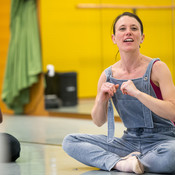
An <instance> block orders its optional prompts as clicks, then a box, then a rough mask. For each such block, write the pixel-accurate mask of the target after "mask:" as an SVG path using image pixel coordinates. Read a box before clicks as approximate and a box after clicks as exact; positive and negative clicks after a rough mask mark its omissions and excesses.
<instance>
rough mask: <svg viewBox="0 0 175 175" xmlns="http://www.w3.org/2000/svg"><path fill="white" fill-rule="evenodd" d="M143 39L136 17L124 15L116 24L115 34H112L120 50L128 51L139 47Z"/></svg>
mask: <svg viewBox="0 0 175 175" xmlns="http://www.w3.org/2000/svg"><path fill="white" fill-rule="evenodd" d="M143 39H144V35H143V34H141V28H140V23H139V22H138V21H137V20H136V19H135V18H133V17H129V16H123V17H121V18H120V19H119V20H118V21H117V23H116V24H115V35H112V40H113V42H114V44H117V46H118V48H119V50H120V51H125V52H128V51H133V50H135V49H139V45H140V44H141V43H142V42H143Z"/></svg>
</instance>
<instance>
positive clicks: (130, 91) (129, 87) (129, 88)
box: [120, 80, 139, 97]
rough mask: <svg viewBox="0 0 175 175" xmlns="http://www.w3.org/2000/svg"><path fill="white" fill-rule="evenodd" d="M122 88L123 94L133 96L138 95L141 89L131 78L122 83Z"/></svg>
mask: <svg viewBox="0 0 175 175" xmlns="http://www.w3.org/2000/svg"><path fill="white" fill-rule="evenodd" d="M120 90H121V91H122V93H123V94H125V95H130V96H133V97H136V96H137V94H138V93H139V90H138V89H137V88H136V87H135V85H134V83H133V82H132V81H131V80H128V81H126V82H124V83H123V84H122V85H121V87H120Z"/></svg>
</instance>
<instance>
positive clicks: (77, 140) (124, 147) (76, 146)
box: [63, 134, 136, 171]
mask: <svg viewBox="0 0 175 175" xmlns="http://www.w3.org/2000/svg"><path fill="white" fill-rule="evenodd" d="M63 149H64V151H65V152H67V154H69V155H70V156H71V157H73V158H75V159H76V160H78V161H80V162H82V163H84V164H86V165H88V166H93V167H97V168H100V169H103V170H108V171H110V170H111V169H112V168H113V167H114V165H115V164H116V163H117V162H118V161H119V160H120V157H123V156H126V155H128V154H129V153H131V152H133V151H136V150H135V148H134V146H132V145H131V144H129V143H127V142H124V141H123V140H122V139H118V138H115V140H114V141H113V142H112V143H107V137H106V136H104V135H88V134H70V135H68V136H66V137H65V138H64V140H63Z"/></svg>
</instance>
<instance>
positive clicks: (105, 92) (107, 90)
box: [99, 82, 119, 101]
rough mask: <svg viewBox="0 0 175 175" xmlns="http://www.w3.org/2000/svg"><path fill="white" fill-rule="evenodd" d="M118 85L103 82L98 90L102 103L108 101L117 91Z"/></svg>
mask: <svg viewBox="0 0 175 175" xmlns="http://www.w3.org/2000/svg"><path fill="white" fill-rule="evenodd" d="M118 87H119V85H118V84H116V85H115V84H112V83H108V82H105V83H103V84H102V86H101V89H100V95H99V97H100V98H101V100H102V101H108V100H109V99H110V98H111V97H112V96H113V95H114V94H115V93H116V91H117V89H118Z"/></svg>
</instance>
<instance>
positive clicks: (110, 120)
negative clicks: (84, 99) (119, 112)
mask: <svg viewBox="0 0 175 175" xmlns="http://www.w3.org/2000/svg"><path fill="white" fill-rule="evenodd" d="M105 75H106V82H110V76H112V71H111V67H108V68H107V69H105ZM107 115H108V136H107V142H108V143H110V142H112V141H113V140H114V131H115V121H114V109H113V106H112V100H111V98H110V99H109V101H108V113H107Z"/></svg>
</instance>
